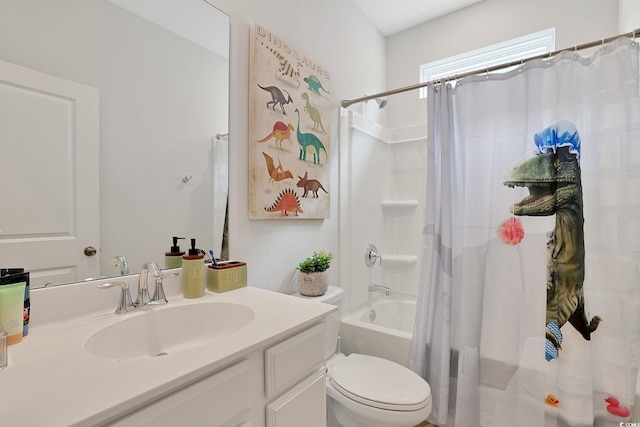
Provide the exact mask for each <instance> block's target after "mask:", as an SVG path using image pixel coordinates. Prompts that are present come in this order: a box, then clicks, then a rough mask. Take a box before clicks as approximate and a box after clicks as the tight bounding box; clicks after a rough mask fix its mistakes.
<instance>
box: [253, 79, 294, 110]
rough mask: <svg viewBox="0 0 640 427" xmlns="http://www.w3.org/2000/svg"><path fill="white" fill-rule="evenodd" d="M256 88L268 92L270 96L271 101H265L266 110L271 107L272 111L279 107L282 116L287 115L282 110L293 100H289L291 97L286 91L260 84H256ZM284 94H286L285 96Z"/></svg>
mask: <svg viewBox="0 0 640 427" xmlns="http://www.w3.org/2000/svg"><path fill="white" fill-rule="evenodd" d="M258 87H259V88H260V89H262V90H264V91H266V92H269V94H270V95H271V101H267V108H269V106H271V109H272V110H273V111H275V110H276V105H280V108H281V109H282V114H284V115H287V111H286V110H285V109H284V106H285V105H286V104H290V103H292V102H293V99H291V95H289V92H287V91H286V89H282V90H281V89H280V88H279V87H277V86H266V87H265V86H261V85H260V83H258ZM285 93H286V94H287V95H286V96H285Z"/></svg>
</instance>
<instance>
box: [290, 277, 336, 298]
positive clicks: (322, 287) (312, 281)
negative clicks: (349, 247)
mask: <svg viewBox="0 0 640 427" xmlns="http://www.w3.org/2000/svg"><path fill="white" fill-rule="evenodd" d="M328 287H329V284H328V283H327V279H326V278H325V276H324V272H320V273H303V272H298V292H300V295H304V296H307V297H319V296H320V295H324V294H325V292H327V289H328Z"/></svg>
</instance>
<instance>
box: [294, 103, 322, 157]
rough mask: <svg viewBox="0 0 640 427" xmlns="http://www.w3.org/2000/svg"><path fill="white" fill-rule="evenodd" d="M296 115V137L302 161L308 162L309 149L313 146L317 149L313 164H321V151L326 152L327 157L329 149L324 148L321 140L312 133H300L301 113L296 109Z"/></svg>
mask: <svg viewBox="0 0 640 427" xmlns="http://www.w3.org/2000/svg"><path fill="white" fill-rule="evenodd" d="M295 112H296V114H298V128H297V129H296V136H297V137H298V143H299V144H300V157H299V158H300V160H302V161H306V160H307V148H309V146H312V147H313V148H315V153H313V163H314V164H318V165H319V164H320V150H324V154H325V156H327V149H326V148H324V144H323V143H322V141H320V138H318V137H317V136H315V135H314V134H312V133H302V132H300V111H298V109H297V108H296V111H295Z"/></svg>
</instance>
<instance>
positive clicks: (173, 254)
mask: <svg viewBox="0 0 640 427" xmlns="http://www.w3.org/2000/svg"><path fill="white" fill-rule="evenodd" d="M178 239H181V240H184V237H176V236H173V246H171V250H170V251H169V252H165V253H164V267H165V268H180V267H182V256H183V255H184V251H180V246H178Z"/></svg>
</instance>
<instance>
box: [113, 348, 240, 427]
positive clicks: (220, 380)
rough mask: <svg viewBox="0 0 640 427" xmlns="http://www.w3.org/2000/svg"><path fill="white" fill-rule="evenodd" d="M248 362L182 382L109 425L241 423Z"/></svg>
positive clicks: (221, 426) (228, 425) (169, 426)
mask: <svg viewBox="0 0 640 427" xmlns="http://www.w3.org/2000/svg"><path fill="white" fill-rule="evenodd" d="M249 387H250V378H249V362H248V361H247V360H245V361H242V362H240V363H238V364H236V365H233V366H231V367H230V368H227V369H225V370H223V371H221V372H218V373H216V374H213V375H211V376H210V377H207V378H205V379H203V380H200V381H198V382H196V383H195V384H192V385H189V386H186V387H185V388H183V389H181V390H178V391H177V392H175V393H173V394H170V395H169V396H167V397H164V398H162V399H160V400H157V401H155V402H153V403H152V404H150V405H148V406H145V407H143V408H142V409H140V410H138V411H136V412H133V413H131V414H129V415H127V416H125V417H124V418H121V419H119V420H118V421H116V422H114V423H112V424H109V426H111V427H116V426H117V427H129V426H131V427H133V426H136V427H142V426H148V427H175V426H189V427H196V426H203V427H204V426H207V427H211V426H216V427H231V426H240V425H241V426H245V425H248V424H243V421H245V420H246V415H247V414H248V413H249V411H250V409H251V408H250V405H249Z"/></svg>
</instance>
